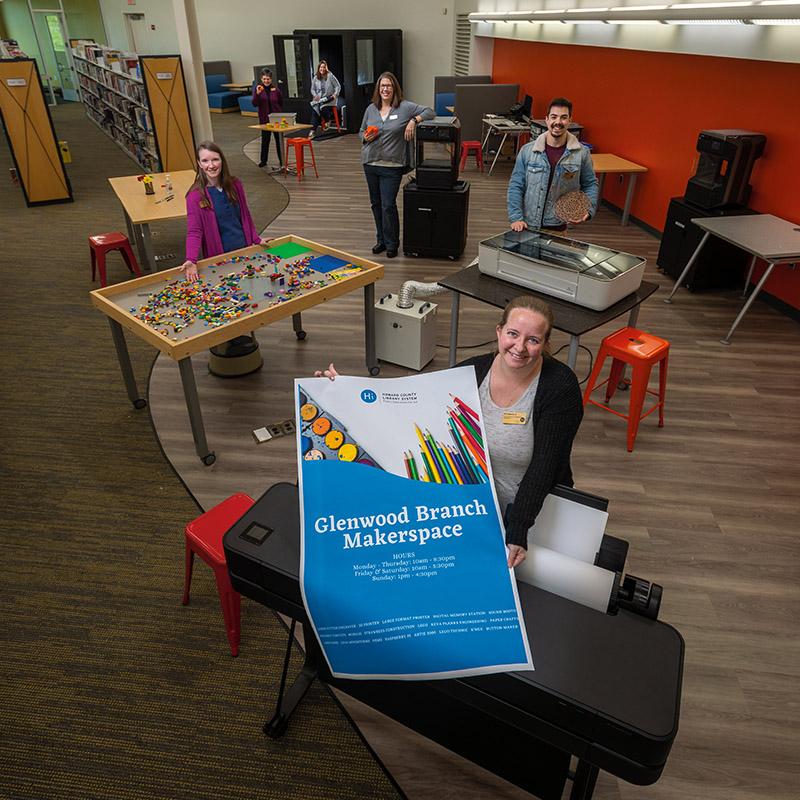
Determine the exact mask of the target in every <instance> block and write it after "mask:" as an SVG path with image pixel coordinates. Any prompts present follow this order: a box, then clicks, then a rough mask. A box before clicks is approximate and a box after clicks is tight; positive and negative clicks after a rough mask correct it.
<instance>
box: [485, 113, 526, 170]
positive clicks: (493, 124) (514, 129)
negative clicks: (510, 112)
mask: <svg viewBox="0 0 800 800" xmlns="http://www.w3.org/2000/svg"><path fill="white" fill-rule="evenodd" d="M530 132H531V127H530V125H528V124H527V123H524V122H516V121H515V120H511V119H508V118H506V117H484V118H483V119H482V120H481V136H482V137H483V142H482V144H481V150H486V145H487V144H488V142H489V137H490V136H491V135H492V134H494V135H495V136H502V137H503V138H502V139H501V140H500V144H499V145H498V147H497V149H496V150H495V152H494V159H493V160H492V165H491V166H490V167H489V174H490V175H491V174H492V172H493V170H494V165H495V164H496V163H497V159H498V158H499V157H500V151H501V150H502V149H503V145H504V144H505V143H506V139H508V137H509V136H513V137H514V139H515V142H516V147H515V152H517V153H518V152H519V139H520V136H530Z"/></svg>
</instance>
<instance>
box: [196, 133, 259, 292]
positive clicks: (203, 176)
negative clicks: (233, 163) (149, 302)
mask: <svg viewBox="0 0 800 800" xmlns="http://www.w3.org/2000/svg"><path fill="white" fill-rule="evenodd" d="M260 243H261V237H260V236H259V235H258V231H257V230H256V226H255V225H254V224H253V218H252V217H251V216H250V209H249V208H248V207H247V198H246V197H245V193H244V187H243V186H242V182H241V181H240V180H239V179H238V178H234V177H233V176H232V175H231V174H230V171H229V170H228V162H227V161H226V160H225V156H224V155H223V153H222V150H220V147H219V145H218V144H215V143H214V142H200V144H199V145H197V175H196V177H195V179H194V183H193V184H192V186H191V188H190V189H189V191H188V192H187V193H186V261H184V263H183V265H182V269H183V270H184V272H185V273H186V279H187V280H189V281H196V280H197V261H198V260H199V259H200V258H201V257H204V258H210V257H211V256H217V255H219V254H220V253H228V252H230V251H231V250H238V249H239V248H241V247H248V246H249V245H251V244H260Z"/></svg>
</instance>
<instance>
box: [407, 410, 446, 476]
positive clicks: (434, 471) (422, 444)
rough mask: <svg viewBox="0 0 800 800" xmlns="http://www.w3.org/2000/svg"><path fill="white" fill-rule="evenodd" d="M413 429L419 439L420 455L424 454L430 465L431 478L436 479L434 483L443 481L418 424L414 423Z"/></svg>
mask: <svg viewBox="0 0 800 800" xmlns="http://www.w3.org/2000/svg"><path fill="white" fill-rule="evenodd" d="M414 430H415V431H416V432H417V438H418V439H419V444H420V447H421V448H422V455H423V456H425V459H426V461H427V462H428V465H429V466H430V472H431V478H432V479H433V480H435V481H436V483H443V481H442V478H441V477H440V475H439V470H438V469H436V464H435V463H434V461H433V456H432V455H431V453H430V450H429V449H428V445H427V443H426V442H425V437H424V436H423V435H422V431H421V430H420V429H419V425H416V424H415V425H414Z"/></svg>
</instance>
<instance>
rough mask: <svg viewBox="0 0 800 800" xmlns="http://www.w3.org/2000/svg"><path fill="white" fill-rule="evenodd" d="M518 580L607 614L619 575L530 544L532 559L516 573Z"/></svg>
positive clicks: (516, 570)
mask: <svg viewBox="0 0 800 800" xmlns="http://www.w3.org/2000/svg"><path fill="white" fill-rule="evenodd" d="M514 573H515V574H516V577H517V580H520V581H523V582H524V583H529V584H531V585H532V586H538V587H539V588H540V589H546V590H547V591H548V592H552V593H553V594H557V595H560V596H561V597H566V598H567V600H574V601H575V602H576V603H580V604H581V605H584V606H588V607H589V608H594V609H596V610H597V611H602V612H603V613H605V612H606V611H607V610H608V602H609V600H610V598H611V590H612V589H613V587H614V583H615V581H616V574H615V573H613V572H611V571H609V570H607V569H603V568H602V567H595V566H594V565H593V564H587V563H585V562H584V561H580V560H578V559H577V558H571V557H570V556H565V555H564V554H563V553H557V552H556V551H555V550H550V549H549V548H547V547H539V546H538V545H535V544H530V545H528V557H527V558H526V559H525V561H523V562H522V564H520V565H519V566H518V567H517V568H516V569H515V570H514Z"/></svg>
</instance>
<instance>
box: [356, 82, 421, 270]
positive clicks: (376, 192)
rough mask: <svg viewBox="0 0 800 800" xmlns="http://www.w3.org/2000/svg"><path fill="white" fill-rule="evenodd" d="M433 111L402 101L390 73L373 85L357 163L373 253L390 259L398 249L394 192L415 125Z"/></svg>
mask: <svg viewBox="0 0 800 800" xmlns="http://www.w3.org/2000/svg"><path fill="white" fill-rule="evenodd" d="M435 116H436V114H435V113H434V112H433V110H432V109H430V108H428V107H427V106H419V105H417V104H416V103H412V102H411V101H410V100H403V90H402V89H401V88H400V84H399V83H398V82H397V78H395V76H394V75H393V74H392V73H391V72H384V73H383V74H382V75H381V76H380V78H378V82H377V83H376V84H375V92H374V94H373V95H372V102H371V103H370V104H369V105H368V106H367V110H366V111H365V112H364V119H363V120H362V122H361V131H360V133H361V141H362V143H363V147H362V148H361V163H362V164H363V165H364V174H365V175H366V177H367V186H368V187H369V201H370V204H371V205H372V216H373V217H374V218H375V238H376V242H375V246H374V247H373V248H372V252H373V253H375V254H376V255H377V254H378V253H382V252H383V251H384V250H385V251H386V255H387V256H388V257H389V258H394V257H395V256H396V255H397V251H398V249H399V248H400V217H399V215H398V213H397V192H398V191H399V190H400V181H401V180H402V178H403V175H404V174H405V173H406V172H408V171H409V169H411V153H410V149H411V145H410V142H411V140H412V139H413V138H414V130H415V129H416V127H417V124H418V123H420V122H422V121H423V120H426V119H433V118H434V117H435Z"/></svg>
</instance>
